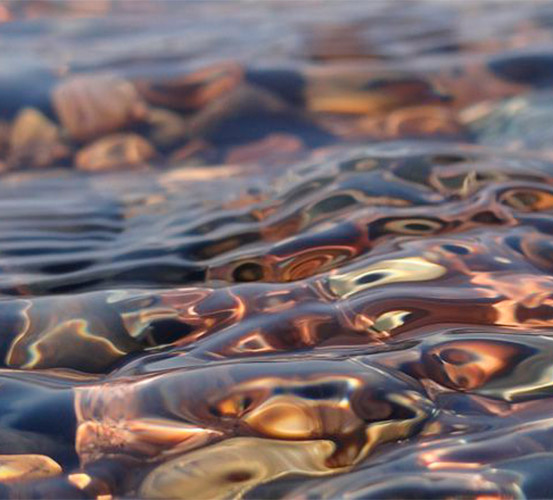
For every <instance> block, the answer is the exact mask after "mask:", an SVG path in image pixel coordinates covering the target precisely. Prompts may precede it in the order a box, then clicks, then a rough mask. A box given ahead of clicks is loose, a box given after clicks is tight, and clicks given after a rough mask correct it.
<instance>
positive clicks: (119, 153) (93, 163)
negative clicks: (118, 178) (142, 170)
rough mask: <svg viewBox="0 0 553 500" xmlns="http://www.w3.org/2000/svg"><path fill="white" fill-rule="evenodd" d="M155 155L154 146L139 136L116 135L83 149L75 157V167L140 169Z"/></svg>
mask: <svg viewBox="0 0 553 500" xmlns="http://www.w3.org/2000/svg"><path fill="white" fill-rule="evenodd" d="M155 154H156V151H155V149H154V148H153V146H152V145H151V144H150V143H149V142H148V141H147V140H146V139H144V138H143V137H141V136H139V135H137V134H114V135H109V136H107V137H103V138H102V139H98V140H97V141H95V142H93V143H92V144H89V145H88V146H86V147H84V148H83V149H81V150H80V151H79V152H78V153H77V155H76V157H75V165H76V166H77V168H78V169H80V170H89V171H99V170H111V169H117V168H125V167H140V166H144V165H145V163H146V162H147V161H148V160H150V159H151V158H153V157H154V156H155Z"/></svg>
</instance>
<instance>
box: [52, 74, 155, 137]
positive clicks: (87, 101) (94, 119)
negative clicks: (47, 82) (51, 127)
mask: <svg viewBox="0 0 553 500" xmlns="http://www.w3.org/2000/svg"><path fill="white" fill-rule="evenodd" d="M52 100H53V103H54V108H55V110H56V113H57V115H58V117H59V119H60V122H61V124H62V125H63V127H64V128H65V130H66V131H67V133H68V134H69V136H71V138H72V139H75V140H77V141H87V140H90V139H94V138H96V137H99V136H101V135H103V134H109V133H111V132H115V131H117V130H120V129H122V128H125V127H126V126H128V125H131V124H132V123H135V122H138V121H141V120H143V119H145V118H146V114H147V106H146V104H145V102H144V101H143V100H142V98H141V97H140V95H139V94H138V92H137V91H136V89H135V87H134V86H133V84H132V83H131V82H129V81H127V80H124V79H123V78H120V77H118V76H115V75H109V74H98V75H77V76H72V77H69V78H68V79H66V80H65V81H63V82H62V83H61V84H60V85H59V86H58V87H57V88H56V89H55V90H54V92H53V95H52Z"/></svg>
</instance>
